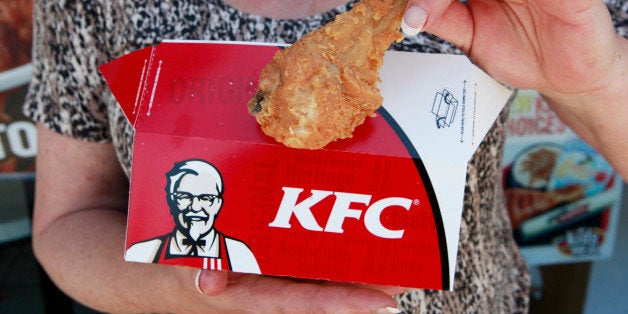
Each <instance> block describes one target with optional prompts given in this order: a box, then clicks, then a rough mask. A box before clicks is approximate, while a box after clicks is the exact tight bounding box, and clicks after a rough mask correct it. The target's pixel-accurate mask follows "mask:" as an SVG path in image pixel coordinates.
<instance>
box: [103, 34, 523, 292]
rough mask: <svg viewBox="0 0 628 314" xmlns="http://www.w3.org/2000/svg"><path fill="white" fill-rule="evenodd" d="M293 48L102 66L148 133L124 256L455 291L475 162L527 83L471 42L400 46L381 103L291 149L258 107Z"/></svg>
mask: <svg viewBox="0 0 628 314" xmlns="http://www.w3.org/2000/svg"><path fill="white" fill-rule="evenodd" d="M279 49H282V47H277V46H273V45H260V44H245V43H233V42H199V41H185V42H181V41H178V42H174V41H168V42H162V43H160V44H159V45H156V46H154V47H148V48H145V49H142V50H138V51H135V52H132V53H130V54H128V55H125V56H123V57H120V58H119V59H116V60H114V61H112V62H110V63H108V64H106V65H103V66H102V67H101V71H102V73H103V75H104V77H105V79H106V80H107V83H108V84H109V86H110V88H111V90H112V92H113V93H114V95H115V96H116V98H117V99H118V101H119V103H120V105H121V107H122V109H123V110H124V112H125V114H126V116H127V118H128V120H129V121H130V122H131V123H132V124H133V126H134V128H135V131H136V132H135V142H134V148H133V165H132V175H131V187H130V189H131V190H130V198H129V210H128V225H127V238H126V253H125V259H126V260H127V261H134V262H146V263H161V264H170V265H185V266H191V267H199V268H206V269H219V270H230V271H236V272H245V273H259V274H265V275H277V276H291V277H298V278H310V279H326V280H334V281H344V282H361V283H370V284H383V285H399V286H406V287H418V288H429V289H452V287H453V278H454V271H455V269H454V267H455V264H456V253H457V247H458V234H459V228H460V220H461V212H462V207H463V193H464V185H465V176H466V167H467V162H468V160H469V159H470V157H471V155H472V154H473V152H474V151H475V150H476V149H477V147H478V145H479V144H480V142H481V141H482V139H483V137H484V135H485V134H486V132H487V131H488V129H489V128H490V126H491V125H492V123H493V122H494V120H495V118H496V117H497V115H498V114H499V112H500V111H501V109H502V107H503V106H504V104H505V103H506V102H507V100H508V99H509V97H511V95H512V92H511V91H510V90H508V89H506V88H505V87H503V86H501V85H500V84H498V83H497V82H495V81H494V80H492V79H491V78H489V77H488V76H487V75H486V74H485V73H483V72H482V71H480V70H479V69H478V68H476V67H475V66H473V65H472V64H471V63H470V62H469V60H468V59H467V58H466V57H464V56H453V55H437V54H418V53H406V52H389V53H387V55H386V58H385V61H384V66H383V68H382V69H381V71H380V74H381V77H382V81H381V84H380V88H381V91H382V95H383V97H384V99H385V101H384V106H383V107H382V108H381V109H380V110H379V111H378V112H377V113H378V114H377V116H376V117H374V118H369V119H367V120H366V122H365V123H364V124H363V125H361V126H359V127H358V128H357V129H356V131H355V133H354V136H353V138H351V139H347V140H339V141H336V142H333V143H332V144H330V145H328V146H327V147H325V148H324V149H319V150H305V149H294V148H288V147H285V146H283V145H282V144H279V143H277V142H275V141H274V140H273V139H272V138H270V137H267V136H266V135H264V134H263V133H262V131H261V129H260V127H259V126H258V124H257V122H256V120H255V118H254V117H253V116H251V115H250V114H249V113H248V111H247V106H246V104H247V101H248V100H249V99H250V98H251V97H252V96H253V95H254V93H255V91H256V86H257V81H258V77H259V74H260V72H261V70H262V68H263V67H264V66H265V65H266V64H267V63H268V62H269V61H270V60H271V59H272V57H273V55H274V54H275V52H276V51H278V50H279Z"/></svg>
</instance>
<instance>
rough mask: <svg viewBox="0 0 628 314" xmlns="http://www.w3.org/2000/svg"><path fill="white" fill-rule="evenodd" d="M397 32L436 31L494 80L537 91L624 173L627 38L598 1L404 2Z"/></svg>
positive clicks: (627, 115) (626, 171)
mask: <svg viewBox="0 0 628 314" xmlns="http://www.w3.org/2000/svg"><path fill="white" fill-rule="evenodd" d="M404 24H405V25H404V26H405V27H404V29H405V30H406V33H407V32H408V30H410V31H412V30H413V29H414V31H415V32H418V29H421V30H424V31H426V32H430V33H432V34H434V35H436V36H439V37H441V38H443V39H445V40H447V41H449V42H451V43H452V44H454V45H456V46H457V47H459V48H460V49H461V50H463V51H464V52H465V53H466V54H467V55H468V56H469V57H470V59H471V60H472V61H473V62H475V63H476V64H477V65H478V66H479V67H481V68H482V69H484V70H485V71H486V72H487V73H488V74H490V75H491V76H492V77H493V78H495V79H496V80H498V81H500V82H502V83H505V84H508V85H510V86H513V87H516V88H520V89H534V90H537V91H539V92H540V93H541V94H543V96H545V98H546V100H548V103H549V104H550V106H552V108H553V109H554V110H555V111H556V112H557V113H558V115H559V116H560V118H561V119H562V120H563V122H565V123H567V124H568V125H569V126H570V127H571V128H572V129H573V130H574V131H575V132H576V133H577V134H578V135H580V137H581V138H583V139H584V140H585V141H587V142H588V143H589V144H591V145H592V146H593V147H594V148H595V149H597V150H598V151H599V152H600V153H602V155H604V157H605V158H606V159H607V160H608V161H609V162H610V163H611V164H612V165H613V166H614V167H615V169H616V170H617V171H618V172H619V173H620V174H621V175H622V176H624V177H626V176H628V161H627V160H626V158H624V156H626V154H628V142H627V141H625V135H626V134H628V127H627V126H626V124H625V121H626V119H628V106H626V103H627V102H628V91H627V89H626V87H625V84H626V81H628V60H627V59H628V40H626V39H624V38H623V37H621V36H619V35H617V34H616V33H615V31H614V29H613V25H612V23H611V19H610V15H609V13H608V9H607V7H606V6H605V4H604V2H603V1H601V0H570V1H562V0H523V1H522V0H503V1H498V0H468V1H467V2H466V3H463V2H459V1H452V0H409V1H408V7H407V9H406V13H405V16H404Z"/></svg>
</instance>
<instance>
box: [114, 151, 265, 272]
mask: <svg viewBox="0 0 628 314" xmlns="http://www.w3.org/2000/svg"><path fill="white" fill-rule="evenodd" d="M166 179H167V183H166V188H165V189H166V201H167V203H168V206H169V208H170V214H171V215H172V218H173V220H174V222H175V227H174V230H173V231H172V232H171V233H169V234H166V235H163V236H160V237H157V238H154V239H150V240H147V241H143V242H139V243H135V244H133V245H132V246H131V247H130V248H129V249H128V250H127V251H126V254H125V259H126V260H127V261H135V262H145V263H162V264H183V265H189V266H196V267H202V268H205V269H217V270H232V271H237V272H245V273H256V274H259V273H260V269H259V266H258V264H257V261H256V259H255V256H253V253H252V252H251V250H250V249H249V248H248V247H247V245H246V244H244V243H242V242H240V241H238V240H235V239H232V238H229V237H227V236H225V235H223V234H221V233H220V232H219V231H218V230H216V229H215V228H214V222H215V219H216V217H217V215H218V213H219V212H220V209H221V208H222V205H223V197H222V194H223V181H222V177H221V175H220V173H219V172H218V170H217V169H216V168H215V167H214V166H213V165H211V164H210V163H208V162H206V161H203V160H198V159H192V160H186V161H182V162H179V163H176V164H175V165H174V168H173V169H172V170H170V171H169V172H168V173H166Z"/></svg>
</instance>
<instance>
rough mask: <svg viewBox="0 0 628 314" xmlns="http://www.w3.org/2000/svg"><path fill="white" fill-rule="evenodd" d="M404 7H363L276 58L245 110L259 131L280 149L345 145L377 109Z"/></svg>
mask: <svg viewBox="0 0 628 314" xmlns="http://www.w3.org/2000/svg"><path fill="white" fill-rule="evenodd" d="M406 2H407V1H406V0H362V1H361V2H358V3H356V4H355V6H354V7H353V8H352V9H351V10H350V11H349V12H346V13H344V14H340V15H338V16H337V17H336V20H335V21H333V22H331V23H329V24H327V25H325V26H324V27H322V28H320V29H318V30H316V31H313V32H311V33H309V34H307V35H305V36H304V37H303V38H301V39H300V40H299V41H297V42H296V43H295V44H294V45H292V46H290V47H288V48H286V49H284V50H281V51H278V52H277V53H276V54H275V56H274V59H273V60H272V61H271V62H270V63H269V64H268V65H266V67H265V68H264V69H263V70H262V73H261V75H260V78H259V86H258V90H257V93H256V94H255V96H254V97H253V99H251V100H250V101H249V103H248V110H249V112H250V113H251V114H253V115H254V116H255V118H256V119H257V121H258V122H259V124H260V125H261V128H262V131H263V132H264V133H266V134H267V135H269V136H271V137H273V138H275V139H276V140H277V141H278V142H281V143H283V144H285V145H287V146H290V147H295V148H308V149H317V148H322V147H324V146H325V145H327V144H328V143H330V142H332V141H335V140H337V139H341V138H348V137H351V134H352V133H353V130H354V129H355V127H357V126H358V125H360V124H362V123H363V122H364V119H365V118H366V116H374V115H375V113H374V111H375V110H377V108H379V107H380V106H381V105H382V102H383V98H382V96H381V95H380V93H379V88H378V87H377V83H378V82H379V73H378V70H379V68H380V67H381V65H382V63H383V58H384V54H385V52H386V50H388V48H389V47H390V45H391V44H392V43H393V42H394V41H399V40H401V39H402V38H403V36H402V34H401V32H400V31H399V28H400V25H401V18H402V15H403V10H404V9H405V6H406Z"/></svg>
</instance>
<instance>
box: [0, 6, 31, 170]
mask: <svg viewBox="0 0 628 314" xmlns="http://www.w3.org/2000/svg"><path fill="white" fill-rule="evenodd" d="M32 11H33V5H32V1H30V0H0V180H7V179H15V178H21V177H32V173H33V171H34V170H35V169H34V158H35V155H36V153H37V134H36V127H35V124H34V123H33V122H32V121H30V120H28V119H27V118H25V117H24V116H23V114H22V112H21V107H22V104H23V102H24V96H25V94H26V89H27V86H28V82H29V80H30V75H31V65H30V55H31V38H32Z"/></svg>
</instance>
